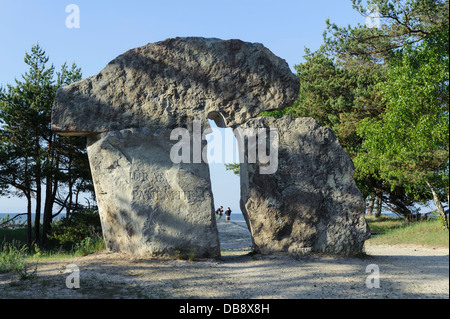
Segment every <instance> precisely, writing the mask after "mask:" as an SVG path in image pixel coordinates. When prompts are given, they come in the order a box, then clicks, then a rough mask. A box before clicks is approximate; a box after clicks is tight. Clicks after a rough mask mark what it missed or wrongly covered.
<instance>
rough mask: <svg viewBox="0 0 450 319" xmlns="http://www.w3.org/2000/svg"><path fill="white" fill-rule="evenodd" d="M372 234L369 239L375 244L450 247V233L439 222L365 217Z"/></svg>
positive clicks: (433, 220)
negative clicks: (373, 234)
mask: <svg viewBox="0 0 450 319" xmlns="http://www.w3.org/2000/svg"><path fill="white" fill-rule="evenodd" d="M365 217H366V221H367V223H368V224H369V227H370V230H371V231H372V233H376V235H375V236H372V237H371V238H370V239H369V242H371V243H374V244H388V245H398V244H411V245H423V246H429V247H442V248H448V247H449V233H448V232H447V231H444V230H443V229H442V225H441V223H440V221H439V220H437V219H435V218H431V219H429V220H427V221H415V222H407V221H405V219H403V218H400V217H389V216H381V217H379V218H375V217H374V216H367V215H366V216H365Z"/></svg>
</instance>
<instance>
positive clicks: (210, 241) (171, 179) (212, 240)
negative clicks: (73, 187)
mask: <svg viewBox="0 0 450 319" xmlns="http://www.w3.org/2000/svg"><path fill="white" fill-rule="evenodd" d="M170 132H171V130H168V129H159V130H151V129H148V128H140V129H124V130H121V131H111V132H107V133H102V134H98V135H95V136H91V137H89V138H88V147H87V150H88V155H89V162H90V166H91V171H92V177H93V181H94V185H95V193H96V196H97V202H98V207H99V212H100V217H101V222H102V229H103V236H104V239H105V242H106V245H107V247H108V248H109V249H111V250H115V251H122V252H128V253H132V254H134V255H171V256H173V255H177V254H179V253H183V254H185V256H188V255H190V254H192V253H193V254H194V255H195V256H196V257H219V256H220V247H219V239H218V233H217V227H216V221H215V215H214V209H213V196H212V191H211V185H210V176H209V167H208V164H206V163H198V164H195V163H193V164H184V163H180V164H174V163H172V161H171V159H170V150H171V148H172V146H173V144H174V143H176V142H177V141H171V140H170ZM203 143H205V142H203Z"/></svg>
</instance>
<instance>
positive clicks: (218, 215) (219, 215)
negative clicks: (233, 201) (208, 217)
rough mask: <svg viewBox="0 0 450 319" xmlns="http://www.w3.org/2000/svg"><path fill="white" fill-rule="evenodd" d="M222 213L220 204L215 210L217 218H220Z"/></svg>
mask: <svg viewBox="0 0 450 319" xmlns="http://www.w3.org/2000/svg"><path fill="white" fill-rule="evenodd" d="M222 213H223V206H220V207H219V208H218V209H217V210H216V215H217V217H218V218H219V219H221V218H222Z"/></svg>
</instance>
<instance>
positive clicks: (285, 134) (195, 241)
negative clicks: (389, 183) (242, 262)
mask: <svg viewBox="0 0 450 319" xmlns="http://www.w3.org/2000/svg"><path fill="white" fill-rule="evenodd" d="M298 90H299V81H298V78H297V77H296V76H295V75H293V74H292V73H291V71H290V69H289V67H288V65H287V63H286V62H285V61H284V60H282V59H280V58H278V57H276V56H275V55H273V54H272V53H271V52H270V51H269V50H268V49H266V48H265V47H264V46H263V45H261V44H254V43H246V42H242V41H240V40H228V41H223V40H219V39H205V38H176V39H168V40H165V41H162V42H157V43H152V44H148V45H145V46H143V47H139V48H135V49H132V50H129V51H127V52H125V53H124V54H122V55H120V56H118V57H117V58H116V59H114V60H113V61H111V62H110V63H109V64H108V65H107V66H106V67H105V68H104V69H103V70H101V71H100V72H99V74H97V75H95V76H92V77H89V78H86V79H84V80H82V81H79V82H77V83H74V84H71V85H69V86H66V87H64V88H61V89H59V90H58V92H57V94H56V98H55V103H54V107H53V110H52V129H53V130H54V131H55V132H57V133H58V134H62V135H87V136H88V145H87V152H88V157H89V162H90V166H91V172H92V177H93V181H94V186H95V192H96V197H97V202H98V207H99V213H100V217H101V222H102V228H103V235H104V239H105V242H106V245H107V247H108V248H110V249H112V250H115V251H123V252H129V253H132V254H135V255H171V256H173V255H178V254H180V253H181V254H184V255H190V254H194V255H195V256H197V257H220V243H219V240H218V232H217V226H216V222H215V214H214V207H213V203H214V200H213V195H212V192H211V182H210V175H209V166H208V164H207V163H205V162H204V161H201V160H200V161H193V160H192V159H194V158H199V154H197V153H198V152H199V151H200V152H201V151H202V150H203V149H204V146H205V141H204V140H202V137H201V136H200V137H199V136H198V135H197V137H196V134H195V133H193V131H194V127H195V125H196V123H197V124H198V123H200V125H201V126H202V127H209V126H208V122H207V119H212V120H214V121H215V122H216V124H217V125H218V126H220V127H225V126H231V127H233V128H244V129H245V128H260V129H263V128H264V129H267V128H277V129H278V135H277V142H279V143H278V148H279V151H278V153H277V154H276V155H277V156H276V158H275V159H276V161H275V162H273V161H272V163H271V164H275V165H272V166H271V167H269V168H268V167H267V165H261V163H260V162H256V163H253V162H252V163H248V162H247V163H243V164H242V168H241V184H242V185H241V192H242V198H241V206H242V210H243V212H244V216H245V217H246V218H247V223H248V225H249V229H250V231H251V234H252V236H253V240H254V244H255V247H256V248H257V249H258V250H259V251H260V252H262V253H271V252H275V251H289V252H296V251H298V250H301V248H311V249H313V250H314V251H323V252H331V253H347V252H353V251H358V250H359V251H360V250H361V248H362V245H363V243H364V240H365V238H366V237H367V226H366V224H365V222H364V218H363V213H364V202H363V200H362V197H361V195H360V194H359V191H358V189H357V188H356V185H355V183H354V181H353V179H352V176H351V174H352V173H353V164H352V162H351V160H350V158H349V157H348V155H347V154H346V153H345V152H344V151H343V150H342V148H341V147H340V146H339V144H338V143H337V141H336V138H335V137H334V135H333V134H332V132H331V131H330V130H328V129H325V128H321V127H319V126H317V124H316V123H315V122H314V121H313V120H311V119H295V120H294V119H291V118H288V117H284V118H282V119H272V118H255V117H256V116H257V115H258V114H259V113H260V112H262V111H267V110H273V109H282V108H284V107H287V106H289V105H291V104H292V103H293V102H294V101H295V100H296V98H297V95H298ZM180 128H181V129H187V130H185V131H183V130H181V131H180V132H181V133H180V134H182V135H183V134H184V135H187V141H188V142H187V143H186V142H184V143H182V145H183V147H181V148H176V150H181V151H183V150H186V149H187V150H188V152H189V156H188V158H189V160H187V161H185V160H183V161H182V162H178V161H174V160H173V157H172V155H173V150H174V146H175V144H177V143H178V142H179V140H177V139H171V135H172V133H173V132H174V131H176V130H175V129H180ZM185 133H186V134H185ZM175 135H177V134H175ZM185 137H186V136H185ZM278 139H279V140H278ZM181 140H183V136H182V138H181ZM186 144H188V145H191V144H192V147H190V148H189V147H188V148H185V146H186ZM195 145H196V146H195ZM178 146H179V144H178ZM268 149H269V150H270V149H271V148H270V147H268ZM277 150H278V149H277ZM177 152H178V151H177ZM177 152H175V153H177ZM194 153H195V154H194ZM178 155H180V154H178ZM247 155H248V154H247ZM200 157H201V156H200ZM180 158H183V159H184V158H186V157H184V156H181V157H180ZM203 158H204V157H203Z"/></svg>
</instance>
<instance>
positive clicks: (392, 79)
mask: <svg viewBox="0 0 450 319" xmlns="http://www.w3.org/2000/svg"><path fill="white" fill-rule="evenodd" d="M447 33H448V32H447ZM447 41H448V40H447ZM438 49H439V48H438V47H437V46H436V45H432V44H430V43H429V42H428V41H425V42H424V43H423V44H422V45H421V46H419V47H416V48H413V47H409V48H405V50H404V51H403V52H402V53H398V54H396V57H395V59H393V61H392V64H391V66H390V68H389V72H388V75H387V80H386V81H385V82H382V83H380V84H379V87H380V90H381V92H382V93H383V99H384V100H385V102H386V105H387V108H386V111H385V112H384V113H383V115H382V116H381V117H380V118H379V119H365V120H363V121H361V123H360V125H359V129H358V133H359V134H360V136H361V137H362V138H364V143H363V152H360V153H359V156H358V157H357V159H356V161H355V165H356V166H357V167H358V169H359V170H360V171H363V172H366V173H367V175H370V174H377V175H378V176H379V177H381V178H383V179H385V180H387V181H389V182H390V183H391V185H393V186H396V185H402V186H404V187H406V190H407V192H415V191H417V190H418V189H419V188H420V187H425V186H426V185H425V182H426V181H427V180H428V181H431V180H433V181H435V185H436V186H437V188H442V187H445V184H443V182H445V181H448V156H449V148H448V144H449V127H448V125H449V115H448V81H449V69H448V51H447V52H445V51H439V50H438ZM439 180H440V182H438V181H439ZM447 187H448V186H447Z"/></svg>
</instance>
